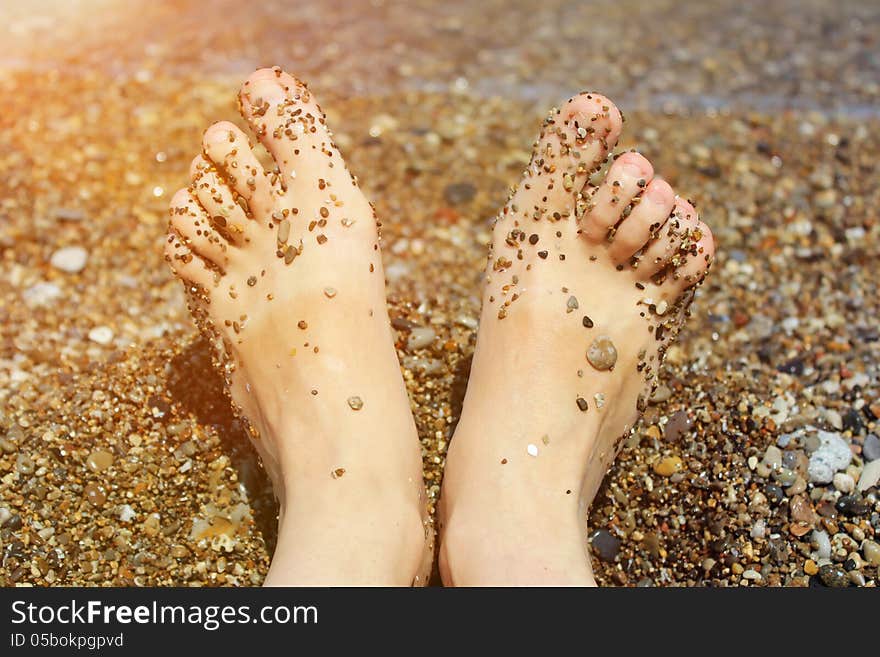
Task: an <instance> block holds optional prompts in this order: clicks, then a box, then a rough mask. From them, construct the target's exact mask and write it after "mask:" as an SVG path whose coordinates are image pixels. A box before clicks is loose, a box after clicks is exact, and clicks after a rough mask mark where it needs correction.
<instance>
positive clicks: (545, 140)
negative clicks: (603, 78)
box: [527, 92, 623, 207]
mask: <svg viewBox="0 0 880 657" xmlns="http://www.w3.org/2000/svg"><path fill="white" fill-rule="evenodd" d="M622 125H623V117H622V116H621V114H620V110H618V109H617V107H616V106H615V105H614V104H613V103H612V102H611V101H610V100H608V99H607V98H606V97H605V96H602V95H600V94H595V93H586V92H585V93H581V94H578V95H577V96H574V97H573V98H570V99H569V100H568V101H567V102H566V103H564V104H563V105H562V107H560V108H558V109H557V108H554V109H552V110H551V111H550V113H549V114H548V115H547V118H546V119H545V121H544V125H543V128H542V130H541V134H540V136H539V137H538V141H537V142H536V143H535V149H534V152H533V153H532V160H531V163H530V165H529V170H528V172H527V175H528V177H529V178H530V179H531V180H530V181H528V184H530V185H531V186H534V187H537V192H538V193H539V194H540V195H541V197H542V200H546V202H547V203H548V206H549V207H559V206H560V203H562V204H563V205H572V204H574V202H575V200H576V198H577V195H578V193H579V192H580V191H581V189H582V188H583V187H584V185H585V184H586V182H587V179H588V178H589V176H590V174H591V173H592V172H594V171H595V170H596V169H598V168H599V167H600V166H601V165H602V162H604V161H605V158H606V157H607V156H608V153H609V152H610V150H611V149H612V148H614V145H615V144H616V143H617V139H618V138H619V136H620V131H621V128H622Z"/></svg>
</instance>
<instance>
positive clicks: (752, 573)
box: [742, 568, 763, 582]
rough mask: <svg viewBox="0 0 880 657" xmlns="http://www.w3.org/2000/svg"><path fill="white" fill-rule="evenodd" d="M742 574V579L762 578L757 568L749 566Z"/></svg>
mask: <svg viewBox="0 0 880 657" xmlns="http://www.w3.org/2000/svg"><path fill="white" fill-rule="evenodd" d="M742 576H743V579H747V580H749V581H752V582H755V581H759V580H761V579H763V577H761V573H759V572H758V571H757V570H754V569H752V568H749V569H748V570H745V571H743V574H742Z"/></svg>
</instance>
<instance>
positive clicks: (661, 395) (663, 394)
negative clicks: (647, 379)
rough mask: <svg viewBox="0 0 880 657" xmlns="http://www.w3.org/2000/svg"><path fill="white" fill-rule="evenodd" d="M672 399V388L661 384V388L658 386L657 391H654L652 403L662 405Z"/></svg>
mask: <svg viewBox="0 0 880 657" xmlns="http://www.w3.org/2000/svg"><path fill="white" fill-rule="evenodd" d="M670 397H672V388H670V387H669V386H667V385H664V384H662V383H661V384H660V385H659V386H657V389H656V390H654V393H653V394H652V395H651V403H652V404H662V403H663V402H665V401H667V400H668V399H669V398H670Z"/></svg>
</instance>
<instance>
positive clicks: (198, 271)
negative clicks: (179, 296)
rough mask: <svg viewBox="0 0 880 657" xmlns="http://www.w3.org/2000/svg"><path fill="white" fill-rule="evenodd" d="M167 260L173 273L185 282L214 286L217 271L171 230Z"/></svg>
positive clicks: (167, 246)
mask: <svg viewBox="0 0 880 657" xmlns="http://www.w3.org/2000/svg"><path fill="white" fill-rule="evenodd" d="M165 261H166V262H167V263H168V265H169V266H170V267H171V271H172V273H173V274H174V275H175V276H177V277H178V278H180V279H181V280H183V281H184V282H185V283H190V284H196V285H201V286H202V287H203V288H205V289H211V287H213V284H214V280H215V278H214V277H215V273H214V272H213V271H211V270H210V269H209V268H208V266H207V265H206V264H205V263H204V262H203V261H202V259H201V258H199V257H198V256H197V255H195V254H193V252H192V251H191V250H190V249H189V248H188V247H187V246H186V244H184V243H183V241H182V240H181V239H180V237H179V236H178V235H177V234H176V233H174V232H169V233H168V238H167V239H166V240H165Z"/></svg>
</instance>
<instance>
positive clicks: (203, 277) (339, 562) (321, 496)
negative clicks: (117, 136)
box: [165, 69, 432, 585]
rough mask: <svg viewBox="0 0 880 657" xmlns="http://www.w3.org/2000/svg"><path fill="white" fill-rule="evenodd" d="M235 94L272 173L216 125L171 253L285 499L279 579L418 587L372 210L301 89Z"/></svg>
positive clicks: (412, 473) (415, 496) (406, 426)
mask: <svg viewBox="0 0 880 657" xmlns="http://www.w3.org/2000/svg"><path fill="white" fill-rule="evenodd" d="M239 97H240V103H241V111H242V115H243V116H244V118H245V119H246V120H247V122H248V123H249V125H250V127H251V129H252V130H253V131H254V133H255V134H256V136H257V138H258V139H259V140H260V141H261V142H262V143H263V145H264V146H265V147H266V149H267V150H268V151H269V153H270V154H271V156H272V159H273V160H274V167H273V168H271V169H269V170H265V169H264V168H263V166H262V165H261V164H260V162H259V161H258V159H257V157H256V155H255V153H254V151H253V150H252V149H251V146H250V144H249V142H248V138H247V136H246V135H245V134H244V133H242V131H241V130H239V129H238V128H237V127H235V126H234V125H233V124H231V123H228V122H221V123H216V124H214V125H213V126H211V127H210V128H209V129H208V130H207V131H206V132H205V136H204V140H203V153H202V155H200V156H198V157H196V159H195V160H194V161H193V164H192V167H191V175H192V185H191V186H190V187H189V188H188V189H182V190H180V191H179V192H177V194H175V196H174V198H173V200H172V204H171V205H172V207H171V225H170V229H169V230H170V232H169V238H168V241H167V244H166V248H165V252H166V259H167V260H168V262H169V263H170V265H171V267H172V269H173V270H174V272H175V274H176V275H177V276H179V277H180V278H181V279H182V280H183V281H184V283H185V284H186V286H187V290H188V291H189V292H190V308H191V310H192V313H193V316H194V318H195V320H196V323H197V324H198V325H199V327H200V328H201V329H202V330H203V331H204V332H205V333H207V334H208V335H209V336H210V337H211V338H212V339H214V340H215V342H216V343H217V344H218V347H219V349H218V353H219V354H220V360H221V363H220V364H221V367H222V368H223V371H224V374H225V376H226V381H227V384H228V386H229V390H230V393H231V397H232V400H233V402H234V403H235V404H236V405H237V407H238V408H239V410H240V412H241V413H242V415H243V416H244V417H246V418H247V419H248V420H249V421H250V424H251V426H252V429H253V431H252V433H253V437H254V442H255V444H256V447H257V449H258V450H259V452H260V455H261V456H262V458H263V463H264V464H265V467H266V469H267V471H268V472H269V474H270V476H271V478H272V481H273V484H274V486H275V492H276V495H277V496H278V499H279V500H280V504H281V516H280V519H279V521H280V525H279V540H278V548H277V550H276V553H275V558H274V559H273V562H272V567H271V569H270V571H269V576H268V578H267V583H269V584H349V585H352V584H355V585H356V584H410V583H413V582H414V583H424V578H425V576H426V574H427V569H428V568H429V566H430V559H431V543H432V537H431V535H432V533H431V532H430V528H429V527H428V524H427V519H426V516H425V504H424V488H423V481H422V464H421V457H420V449H419V443H418V439H417V436H416V430H415V425H414V422H413V419H412V416H411V413H410V407H409V401H408V399H407V394H406V389H405V387H404V383H403V380H402V378H401V375H400V369H399V364H398V361H397V355H396V353H395V351H394V346H393V337H392V332H391V327H390V324H389V321H388V315H387V311H386V305H385V279H384V274H383V270H382V259H381V254H380V252H379V236H378V231H377V222H376V218H375V215H374V213H373V210H372V208H371V206H370V204H369V203H368V202H367V200H366V199H365V198H364V196H363V194H362V193H361V191H360V190H359V189H358V186H357V182H356V180H355V179H354V177H353V176H351V175H350V174H349V172H348V169H347V167H346V165H345V162H344V161H343V160H342V157H341V156H340V155H339V153H338V151H337V150H336V147H335V145H334V144H333V141H332V136H331V133H330V131H329V130H328V128H327V126H326V125H325V122H324V114H323V113H322V111H321V109H320V108H319V106H318V105H317V103H316V102H315V99H314V97H313V96H312V95H311V94H310V92H309V91H308V90H307V89H306V87H305V86H304V85H303V84H302V83H301V82H299V81H298V80H296V79H294V78H293V77H292V76H290V75H288V74H286V73H284V72H282V71H281V70H280V69H261V70H259V71H257V72H256V73H254V74H253V75H251V77H250V78H249V79H248V80H247V81H246V82H245V83H244V86H243V87H242V90H241V92H240V96H239Z"/></svg>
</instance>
